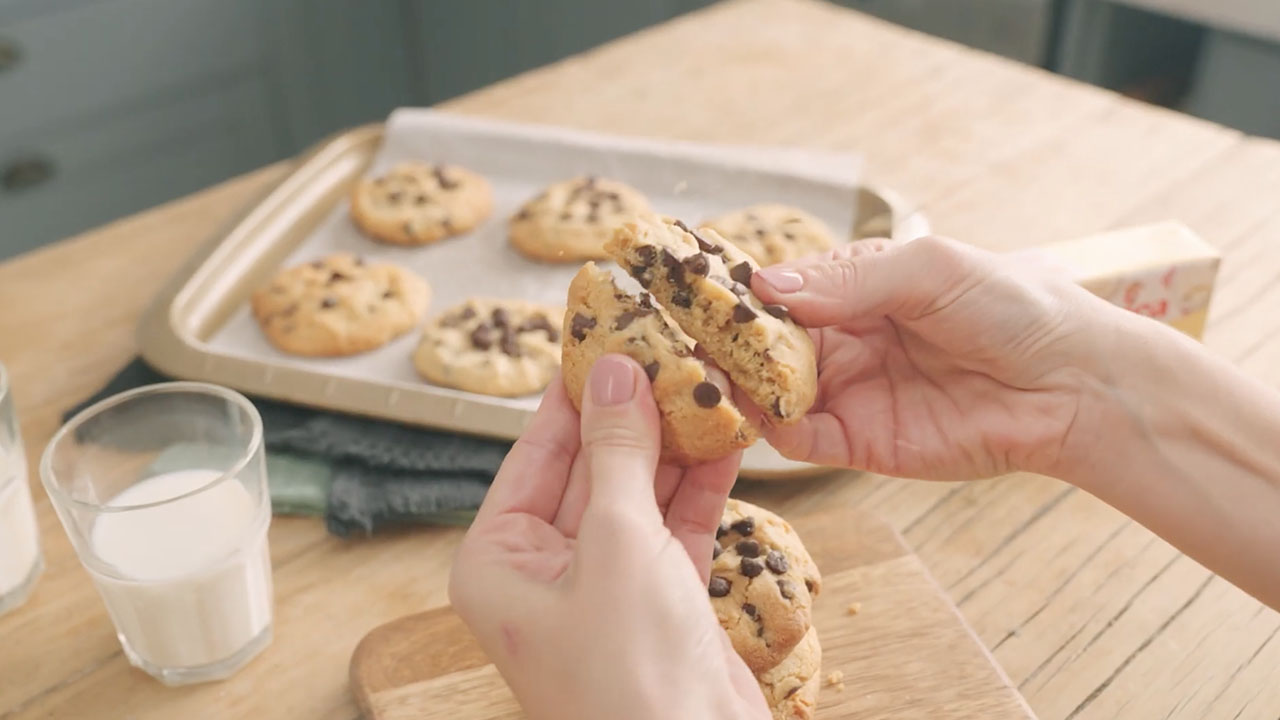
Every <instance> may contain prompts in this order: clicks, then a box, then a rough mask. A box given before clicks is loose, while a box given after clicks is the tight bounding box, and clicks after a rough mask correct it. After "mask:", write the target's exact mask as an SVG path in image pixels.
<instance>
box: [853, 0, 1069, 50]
mask: <svg viewBox="0 0 1280 720" xmlns="http://www.w3.org/2000/svg"><path fill="white" fill-rule="evenodd" d="M837 1H838V2H839V3H840V4H841V5H845V6H847V7H851V8H854V9H855V10H861V11H862V12H865V13H868V14H871V15H875V16H877V17H880V18H883V19H885V20H889V21H891V22H895V23H898V24H899V25H906V26H907V27H910V28H914V29H916V30H920V31H922V32H927V33H931V34H933V35H938V36H941V37H945V38H948V39H951V40H955V41H956V42H960V43H964V44H965V45H969V46H971V47H976V48H979V49H981V50H987V51H989V52H993V53H997V54H1000V55H1004V56H1005V57H1009V58H1013V59H1015V60H1021V61H1022V62H1025V63H1030V64H1032V65H1044V64H1045V62H1046V61H1047V60H1048V58H1049V53H1050V47H1051V41H1052V38H1053V29H1054V12H1055V5H1054V2H1053V0H837Z"/></svg>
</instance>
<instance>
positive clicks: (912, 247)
mask: <svg viewBox="0 0 1280 720" xmlns="http://www.w3.org/2000/svg"><path fill="white" fill-rule="evenodd" d="M752 289H753V290H754V291H755V292H756V294H757V295H759V297H760V298H761V299H762V300H764V301H765V302H767V303H778V304H782V305H785V306H787V308H789V310H790V312H791V316H792V317H793V318H794V319H795V320H796V322H797V323H799V324H800V325H802V326H805V327H808V328H811V330H810V332H811V334H812V337H813V340H814V345H815V348H816V350H817V355H818V397H817V402H816V403H815V405H814V407H813V409H812V410H811V411H810V413H809V415H808V416H807V417H805V418H803V419H802V420H801V421H800V422H798V423H796V424H794V425H790V426H785V427H768V426H767V425H765V426H764V427H763V432H764V435H765V437H766V438H767V439H768V441H769V443H770V444H772V445H773V446H774V447H775V448H777V450H778V451H779V452H781V453H782V454H783V455H786V456H787V457H790V458H794V459H797V460H804V461H809V462H814V463H818V464H823V465H834V466H841V467H853V468H859V469H865V470H870V471H873V472H877V473H883V474H888V475H896V476H904V477H916V478H924V479H936V480H948V479H972V478H977V477H990V476H994V475H998V474H1002V473H1006V472H1011V471H1015V470H1032V471H1038V472H1046V471H1049V470H1051V469H1052V468H1054V467H1055V465H1056V463H1057V462H1058V460H1059V456H1060V455H1061V451H1062V447H1063V444H1064V442H1066V439H1067V435H1068V433H1069V431H1070V430H1071V428H1072V424H1073V421H1074V420H1075V418H1076V416H1077V412H1078V410H1079V405H1080V394H1081V387H1080V386H1081V383H1082V382H1085V380H1084V379H1083V376H1084V375H1085V373H1084V371H1083V370H1081V369H1080V367H1081V366H1082V365H1083V364H1085V361H1086V358H1088V357H1090V356H1091V355H1092V354H1094V348H1093V345H1094V344H1096V343H1097V342H1098V341H1099V338H1100V337H1101V334H1100V333H1098V332H1095V329H1094V328H1092V327H1086V325H1087V324H1088V323H1089V318H1090V317H1092V316H1093V315H1096V314H1097V313H1096V311H1095V310H1093V309H1092V308H1093V307H1094V306H1093V305H1092V303H1101V301H1100V300H1097V299H1096V298H1094V297H1093V296H1091V295H1089V294H1088V293H1087V292H1085V291H1084V290H1081V289H1080V288H1078V287H1077V286H1075V285H1074V284H1072V283H1070V282H1069V281H1067V280H1066V279H1065V278H1062V277H1058V276H1051V275H1050V274H1048V273H1044V272H1037V268H1036V267H1035V266H1033V265H1032V264H1030V263H1028V262H1027V261H1026V260H1020V259H1017V258H1013V257H1004V256H999V255H995V254H993V253H989V252H985V251H982V250H979V249H977V248H972V247H968V246H965V245H962V244H960V243H957V242H954V241H951V240H945V239H939V238H921V239H919V240H916V241H914V242H910V243H905V244H901V243H895V242H892V241H888V240H867V241H861V242H855V243H851V244H849V245H846V246H844V247H842V248H840V249H839V250H836V251H833V252H832V253H829V254H827V255H823V256H817V257H814V258H809V259H806V260H801V261H799V262H796V263H791V264H785V265H776V266H773V267H768V268H765V269H763V270H761V271H760V272H758V273H756V275H755V277H754V278H753V280H752Z"/></svg>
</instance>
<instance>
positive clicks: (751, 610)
mask: <svg viewBox="0 0 1280 720" xmlns="http://www.w3.org/2000/svg"><path fill="white" fill-rule="evenodd" d="M742 612H744V613H746V614H747V617H749V618H752V619H755V617H756V616H757V614H758V612H757V610H756V606H755V605H752V604H751V603H742Z"/></svg>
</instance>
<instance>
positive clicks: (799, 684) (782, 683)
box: [756, 628, 822, 720]
mask: <svg viewBox="0 0 1280 720" xmlns="http://www.w3.org/2000/svg"><path fill="white" fill-rule="evenodd" d="M821 669H822V645H821V644H820V643H819V642H818V629H817V628H809V632H807V633H805V636H804V638H802V639H801V640H800V643H799V644H798V645H796V646H795V649H793V650H792V651H791V654H790V655H788V656H786V657H785V658H783V659H782V662H780V663H778V665H777V666H776V667H773V668H770V669H769V670H766V671H764V672H762V673H760V674H758V675H756V682H758V683H760V690H761V691H762V692H763V693H764V699H765V702H767V703H769V710H770V712H772V713H773V720H812V718H813V712H814V709H815V708H816V707H817V704H818V691H819V689H820V688H821V685H822V679H821Z"/></svg>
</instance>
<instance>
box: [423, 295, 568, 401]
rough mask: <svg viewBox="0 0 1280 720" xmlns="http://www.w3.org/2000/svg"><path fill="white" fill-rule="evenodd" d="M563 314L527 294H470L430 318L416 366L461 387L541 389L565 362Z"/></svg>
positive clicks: (510, 391)
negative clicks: (562, 355) (497, 297)
mask: <svg viewBox="0 0 1280 720" xmlns="http://www.w3.org/2000/svg"><path fill="white" fill-rule="evenodd" d="M563 314H564V311H563V310H562V309H561V308H553V307H547V306H544V305H537V304H534V303H530V302H524V301H522V300H493V299H487V298H476V299H472V300H468V301H466V302H464V303H462V304H461V305H457V306H455V307H452V308H450V309H448V310H446V311H444V312H443V313H441V314H440V315H438V316H437V317H435V318H433V319H432V320H431V321H430V322H429V323H427V326H426V327H425V328H424V329H423V332H422V340H421V341H420V342H419V343H418V349H417V350H416V351H414V353H413V366H414V367H415V368H417V370H418V373H419V374H421V375H422V377H424V378H426V379H427V380H429V381H431V382H433V383H435V384H437V385H444V386H446V387H452V388H458V389H459V390H468V391H470V392H474V393H480V394H483V395H497V396H499V397H518V396H521V395H529V394H531V393H536V392H538V391H540V390H542V389H543V388H545V387H546V386H547V383H548V382H550V381H551V378H552V377H554V376H555V373H556V369H557V368H559V367H560V318H561V316H562V315H563Z"/></svg>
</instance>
